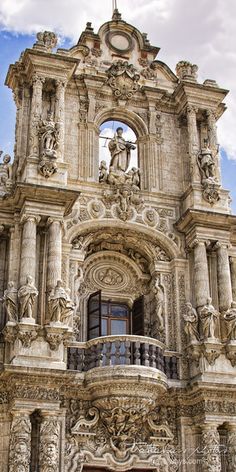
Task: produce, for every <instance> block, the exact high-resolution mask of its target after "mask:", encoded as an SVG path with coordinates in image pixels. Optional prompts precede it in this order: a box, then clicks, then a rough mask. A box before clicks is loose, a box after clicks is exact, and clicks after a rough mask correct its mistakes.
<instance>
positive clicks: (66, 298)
mask: <svg viewBox="0 0 236 472" xmlns="http://www.w3.org/2000/svg"><path fill="white" fill-rule="evenodd" d="M48 307H49V315H50V321H52V322H60V323H63V324H66V325H69V324H70V325H71V324H72V316H73V312H74V309H75V306H74V303H73V302H72V301H71V299H70V293H69V289H68V290H65V289H64V288H63V284H62V281H61V280H58V281H57V284H56V287H55V288H54V290H52V292H51V293H50V295H49V298H48Z"/></svg>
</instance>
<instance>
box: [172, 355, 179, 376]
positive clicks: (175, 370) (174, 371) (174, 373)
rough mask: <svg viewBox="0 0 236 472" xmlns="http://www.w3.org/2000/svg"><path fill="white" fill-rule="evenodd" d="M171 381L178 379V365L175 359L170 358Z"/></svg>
mask: <svg viewBox="0 0 236 472" xmlns="http://www.w3.org/2000/svg"><path fill="white" fill-rule="evenodd" d="M171 360H172V362H171V379H178V364H177V358H176V357H172V358H171Z"/></svg>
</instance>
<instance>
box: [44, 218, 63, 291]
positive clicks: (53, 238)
mask: <svg viewBox="0 0 236 472" xmlns="http://www.w3.org/2000/svg"><path fill="white" fill-rule="evenodd" d="M48 224H49V231H48V263H47V290H48V291H49V290H51V289H52V288H54V287H55V286H56V283H57V281H58V280H61V259H62V222H61V220H59V219H54V218H49V219H48Z"/></svg>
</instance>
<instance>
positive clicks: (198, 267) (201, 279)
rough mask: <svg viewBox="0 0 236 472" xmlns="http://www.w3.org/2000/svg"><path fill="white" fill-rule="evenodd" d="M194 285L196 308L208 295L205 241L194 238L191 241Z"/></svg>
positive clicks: (201, 304)
mask: <svg viewBox="0 0 236 472" xmlns="http://www.w3.org/2000/svg"><path fill="white" fill-rule="evenodd" d="M192 247H193V254H194V287H195V302H196V308H199V307H201V306H204V305H205V304H206V302H207V299H208V298H209V296H210V289H209V275H208V264H207V253H206V243H205V241H201V240H198V239H196V240H195V241H194V242H193V245H192Z"/></svg>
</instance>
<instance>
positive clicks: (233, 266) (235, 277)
mask: <svg viewBox="0 0 236 472" xmlns="http://www.w3.org/2000/svg"><path fill="white" fill-rule="evenodd" d="M229 262H230V272H231V285H232V298H233V300H236V257H230V258H229Z"/></svg>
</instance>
